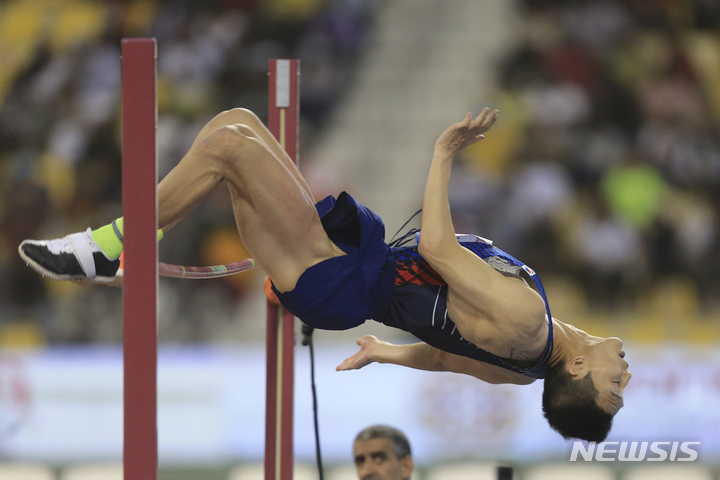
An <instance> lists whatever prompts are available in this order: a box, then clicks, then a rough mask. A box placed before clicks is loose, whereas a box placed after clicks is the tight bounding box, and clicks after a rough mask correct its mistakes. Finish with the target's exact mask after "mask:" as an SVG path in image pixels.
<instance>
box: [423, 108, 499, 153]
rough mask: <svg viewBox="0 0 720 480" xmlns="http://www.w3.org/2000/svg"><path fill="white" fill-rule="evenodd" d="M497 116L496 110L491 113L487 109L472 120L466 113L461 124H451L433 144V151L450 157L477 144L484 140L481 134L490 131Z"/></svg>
mask: <svg viewBox="0 0 720 480" xmlns="http://www.w3.org/2000/svg"><path fill="white" fill-rule="evenodd" d="M499 114H500V112H498V111H497V110H492V111H491V110H490V109H489V108H487V107H486V108H484V109H483V111H482V112H480V115H478V116H477V117H475V118H474V119H473V118H472V115H471V114H470V113H468V114H467V115H465V119H464V120H463V121H462V122H460V123H453V124H452V125H450V126H449V127H448V128H447V129H445V131H444V132H443V133H442V134H441V135H440V138H438V140H437V142H435V150H436V151H443V152H446V153H449V154H451V155H452V154H454V153H455V152H457V151H460V150H462V149H463V148H465V147H468V146H470V145H472V144H473V143H475V142H479V141H480V140H482V139H483V138H485V136H484V135H483V133H485V132H487V131H488V130H490V127H492V126H493V124H494V123H495V120H497V118H498V115H499Z"/></svg>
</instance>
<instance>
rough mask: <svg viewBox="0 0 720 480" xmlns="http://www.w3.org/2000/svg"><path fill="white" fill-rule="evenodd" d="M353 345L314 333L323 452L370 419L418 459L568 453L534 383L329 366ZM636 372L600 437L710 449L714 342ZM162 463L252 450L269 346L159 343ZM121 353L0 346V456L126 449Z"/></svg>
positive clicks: (719, 384)
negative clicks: (402, 436) (401, 435)
mask: <svg viewBox="0 0 720 480" xmlns="http://www.w3.org/2000/svg"><path fill="white" fill-rule="evenodd" d="M352 347H353V346H352V345H341V346H340V347H338V346H335V345H328V344H323V343H319V344H316V354H317V358H316V381H317V388H318V395H319V411H320V430H321V441H322V448H323V457H324V459H325V461H326V462H328V463H348V462H349V461H350V451H351V444H352V440H353V437H354V436H355V434H356V433H357V432H358V431H359V430H361V429H362V428H364V427H366V426H368V425H370V424H374V423H387V424H390V425H393V426H397V427H399V428H400V429H402V430H404V431H405V432H406V433H407V434H408V436H409V438H410V440H411V443H412V446H413V450H414V454H415V455H414V456H415V459H416V462H417V463H419V464H421V465H423V464H426V465H427V464H431V463H434V462H438V461H448V460H456V459H482V458H491V459H508V460H516V461H536V460H550V459H555V460H563V461H566V460H567V459H568V458H569V454H570V451H571V448H572V442H566V441H564V440H563V439H562V437H560V436H559V435H558V434H556V433H555V432H553V431H552V430H550V428H549V427H548V426H547V424H546V422H545V420H544V419H543V418H542V413H541V407H540V399H541V394H542V382H541V381H538V382H535V384H533V385H529V386H511V385H489V384H484V383H482V382H480V381H478V380H475V379H473V378H471V377H466V376H462V375H456V374H447V373H432V372H420V371H414V370H411V369H407V368H403V367H397V366H393V365H370V366H368V367H366V368H364V369H362V370H360V371H353V372H336V371H335V366H336V365H337V364H339V363H340V362H341V361H342V360H343V359H344V358H345V357H346V356H348V355H350V354H352V353H353V352H354V350H353V349H352ZM625 350H626V351H627V352H628V357H627V360H628V361H629V362H630V366H631V368H630V370H631V371H632V373H633V378H632V380H631V382H630V384H629V385H628V387H627V388H626V390H625V407H624V408H623V409H622V410H621V411H620V413H619V414H618V415H617V416H616V419H615V425H614V427H613V430H612V433H611V435H610V437H609V438H608V441H617V442H623V441H649V442H653V441H665V442H684V441H692V442H697V441H699V442H701V444H700V447H699V448H698V453H699V457H698V460H699V461H704V462H714V461H716V459H720V408H718V405H720V349H719V348H717V347H699V346H695V345H691V346H681V345H675V346H652V347H643V348H640V347H637V346H632V345H626V348H625ZM296 359H297V360H296V391H295V455H296V457H297V459H298V460H299V461H304V462H313V461H314V452H315V451H314V448H315V439H314V430H313V419H312V398H311V396H310V384H309V382H310V372H309V359H308V351H307V349H306V348H304V347H301V346H298V347H297V353H296ZM158 384H159V385H158V399H159V410H158V423H159V451H160V462H161V464H164V465H175V464H215V463H219V462H233V461H259V460H261V459H262V455H263V446H264V428H265V426H264V421H265V420H264V419H265V417H264V410H265V352H264V350H263V349H262V348H261V347H258V346H257V345H239V346H238V347H237V348H234V349H230V348H224V347H216V346H211V347H165V348H161V350H160V354H159V373H158ZM122 414H123V413H122V356H121V351H120V348H119V347H113V348H93V347H77V348H53V349H47V350H43V351H36V352H18V353H7V352H5V353H3V354H2V355H0V457H2V458H4V459H18V460H39V461H45V462H52V463H64V462H75V461H88V460H117V459H120V458H121V454H122Z"/></svg>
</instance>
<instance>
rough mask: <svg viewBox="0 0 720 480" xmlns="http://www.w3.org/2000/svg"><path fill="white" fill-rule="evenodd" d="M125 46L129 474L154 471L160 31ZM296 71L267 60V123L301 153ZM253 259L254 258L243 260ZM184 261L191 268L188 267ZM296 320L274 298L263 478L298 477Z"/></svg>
mask: <svg viewBox="0 0 720 480" xmlns="http://www.w3.org/2000/svg"><path fill="white" fill-rule="evenodd" d="M121 46H122V53H121V55H122V162H123V167H122V178H123V212H124V216H125V232H124V254H123V255H124V272H123V274H124V279H123V284H124V285H123V287H124V288H123V369H124V370H123V372H124V374H123V382H124V389H123V415H124V438H123V469H124V478H125V480H157V474H158V444H157V345H158V344H157V311H158V306H157V292H158V249H157V141H156V129H157V83H156V64H157V45H156V41H155V39H153V38H128V39H123V40H122V44H121ZM299 75H300V62H299V61H298V60H274V59H273V60H270V65H269V95H268V98H269V102H268V104H269V105H268V106H269V108H268V126H269V129H270V131H271V132H272V134H273V135H274V136H275V138H276V139H277V140H278V141H279V142H280V145H281V146H282V147H283V148H284V149H285V150H286V151H287V153H288V155H289V156H290V158H291V159H292V160H293V162H295V163H297V154H298V133H299V130H298V127H299V122H298V118H299ZM249 262H252V264H251V263H249ZM233 265H235V264H233ZM254 266H255V264H254V261H252V260H251V259H249V260H245V261H243V262H238V264H237V270H238V271H242V270H245V269H249V268H253V267H254ZM171 267H175V266H168V268H171ZM226 267H227V266H226ZM178 268H181V269H182V273H183V274H185V270H186V268H187V267H185V268H184V267H176V269H178ZM207 268H208V267H197V270H198V272H199V271H201V270H203V269H207ZM176 273H177V272H176ZM207 273H208V272H204V277H203V278H206V277H207V276H208V275H207ZM175 276H183V275H175ZM188 278H192V277H191V276H189V277H188ZM198 278H199V277H198ZM294 330H295V320H294V316H293V315H292V314H291V313H290V312H288V311H286V310H284V309H283V308H282V307H279V306H277V305H275V304H274V303H272V302H270V301H268V302H267V341H266V344H267V350H266V355H267V384H266V411H265V480H292V472H293V400H294V395H293V390H294V370H295V367H294V364H295V361H294V341H295V338H294Z"/></svg>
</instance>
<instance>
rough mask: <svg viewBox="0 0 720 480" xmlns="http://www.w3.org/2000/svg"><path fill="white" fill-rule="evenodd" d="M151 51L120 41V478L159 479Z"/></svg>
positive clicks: (140, 43) (140, 42)
mask: <svg viewBox="0 0 720 480" xmlns="http://www.w3.org/2000/svg"><path fill="white" fill-rule="evenodd" d="M155 64H156V45H155V39H153V38H126V39H123V40H122V160H123V167H122V170H123V173H122V179H123V213H124V215H125V219H124V222H125V224H124V227H125V228H124V252H125V253H124V256H125V260H124V261H125V267H124V268H125V276H124V280H123V283H124V286H123V362H124V379H123V382H124V402H123V404H124V442H123V465H124V476H125V480H157V290H158V258H157V257H158V255H157V194H156V192H157V150H156V143H155V130H156V125H157V102H156V85H155V71H156V67H155Z"/></svg>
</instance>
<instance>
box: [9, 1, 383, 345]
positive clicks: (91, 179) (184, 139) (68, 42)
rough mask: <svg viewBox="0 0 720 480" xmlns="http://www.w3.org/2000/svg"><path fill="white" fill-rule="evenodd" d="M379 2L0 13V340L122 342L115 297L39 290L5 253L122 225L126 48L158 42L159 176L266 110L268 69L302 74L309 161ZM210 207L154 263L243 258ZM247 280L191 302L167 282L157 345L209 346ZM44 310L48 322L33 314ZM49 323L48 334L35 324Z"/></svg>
mask: <svg viewBox="0 0 720 480" xmlns="http://www.w3.org/2000/svg"><path fill="white" fill-rule="evenodd" d="M375 3H376V2H375V1H362V2H358V1H355V0H335V1H332V2H327V1H324V0H272V1H262V2H260V1H257V0H211V1H208V2H189V1H177V2H175V1H173V2H169V1H161V0H146V1H133V2H124V1H113V0H106V1H101V2H93V1H89V0H68V1H65V2H55V3H53V2H50V3H48V2H41V3H37V2H34V1H33V0H11V1H9V2H3V3H0V18H2V22H0V172H2V174H1V176H0V198H2V199H3V202H2V204H1V205H0V208H1V211H0V223H1V226H2V231H1V233H0V235H1V237H0V245H2V254H0V273H2V275H1V276H0V278H1V280H0V300H1V302H0V303H1V304H2V307H1V308H0V329H2V328H3V325H5V324H12V323H13V322H16V321H19V320H23V321H24V320H26V319H35V321H36V322H38V323H39V324H42V328H43V329H44V330H45V337H46V338H47V339H49V340H50V341H53V342H67V341H95V340H103V341H118V340H119V339H120V338H121V331H120V326H119V325H120V324H118V325H117V326H113V325H114V324H113V323H112V322H116V321H117V318H115V317H116V315H113V313H112V312H117V311H119V310H120V306H119V302H120V295H119V294H117V292H112V291H110V292H108V291H104V290H103V289H90V290H88V291H87V292H78V291H76V290H74V289H73V287H72V286H68V287H67V288H60V289H57V288H55V287H49V286H48V287H46V284H45V283H44V282H43V281H42V279H40V278H38V277H37V276H31V275H30V276H29V275H26V273H28V272H26V270H27V269H26V268H25V267H24V265H22V262H21V261H20V260H19V258H18V255H16V254H15V248H16V245H17V244H18V243H19V241H20V239H21V238H46V237H47V238H52V237H53V236H57V235H58V234H59V233H60V232H62V231H65V230H67V229H76V230H78V229H84V228H86V227H87V226H88V225H91V224H95V223H102V222H105V221H106V220H107V219H109V218H114V217H116V216H118V215H119V214H120V210H121V206H120V180H121V176H120V171H121V155H120V145H119V140H120V135H119V127H120V124H119V120H120V110H119V108H120V88H119V86H120V39H121V38H122V37H124V36H149V37H155V38H157V41H158V78H157V83H158V109H159V120H158V145H159V175H160V176H161V177H162V176H164V175H165V173H167V171H168V170H169V169H170V167H171V166H172V165H174V164H175V163H176V162H177V161H178V160H179V159H180V158H181V157H182V155H183V154H184V153H185V152H186V151H187V149H188V147H189V146H190V143H191V142H192V139H193V138H194V136H195V134H196V133H197V131H198V130H199V129H200V127H201V126H202V125H203V124H204V123H205V122H206V121H207V120H209V118H211V116H212V115H214V114H215V113H217V112H218V111H222V110H225V109H229V108H232V107H237V106H243V107H246V108H250V109H252V110H254V111H257V112H259V113H261V114H262V113H263V112H265V111H266V109H267V66H268V60H269V59H270V58H278V57H279V58H283V57H285V58H300V59H301V61H302V75H303V88H302V90H301V95H302V97H301V110H300V111H301V115H302V117H301V127H302V128H301V134H304V132H310V135H309V136H306V137H304V138H303V139H302V142H301V143H302V144H303V148H304V149H305V150H307V149H310V148H312V145H311V144H310V143H311V142H312V141H313V140H314V138H316V136H317V135H316V133H315V132H316V131H317V130H318V129H320V128H322V126H323V125H324V123H325V122H326V119H327V118H328V116H329V115H330V114H331V113H332V111H333V108H334V106H335V105H336V104H337V102H338V100H339V99H340V98H341V97H342V95H343V93H344V89H345V86H346V85H347V84H348V82H347V79H348V77H349V75H350V74H351V72H352V70H353V68H355V67H354V66H355V64H356V61H357V59H358V57H359V55H360V54H361V53H362V50H363V48H362V47H363V46H364V43H365V39H366V36H367V32H368V29H369V28H370V26H371V21H372V16H373V14H374V9H375ZM338 183H343V180H342V179H339V180H338ZM334 193H336V192H334ZM218 195H222V193H219V194H218ZM217 200H218V199H216V198H211V199H210V201H209V205H208V206H206V207H205V208H201V209H200V212H199V213H197V214H194V215H191V216H190V218H188V220H187V221H186V222H184V223H183V224H182V225H181V226H179V227H178V229H177V231H173V232H172V233H171V234H170V235H168V236H167V238H165V239H164V240H163V242H162V243H161V247H160V255H161V260H162V261H170V262H172V263H179V264H190V265H199V264H214V263H228V262H232V261H237V260H241V258H240V257H243V258H244V255H246V252H245V251H244V248H243V246H242V243H241V242H240V241H239V239H238V237H237V233H233V232H236V229H235V226H234V218H233V215H232V212H231V211H229V209H227V208H222V209H213V207H214V206H216V205H218V204H223V203H224V202H222V201H217ZM50 205H52V207H50ZM233 236H234V237H235V241H234V243H233V241H232V240H231V238H232V237H233ZM252 278H253V277H252V276H251V275H245V276H243V277H242V278H240V277H236V278H228V279H224V280H220V281H214V282H207V283H204V284H203V285H202V286H199V285H197V284H195V287H196V290H197V291H196V292H193V293H189V292H187V291H185V290H184V289H185V287H183V286H182V284H180V283H179V282H167V284H165V283H164V284H163V290H162V292H163V295H164V302H163V303H164V305H167V307H163V310H162V311H161V329H160V331H161V333H162V334H163V335H165V336H166V338H171V339H174V340H190V339H193V340H199V341H201V340H202V339H203V338H209V337H211V336H212V335H211V333H210V332H208V331H207V329H209V328H212V323H213V321H214V320H215V319H226V318H230V317H231V316H232V313H231V312H232V311H233V310H234V309H235V307H233V306H232V305H233V304H234V303H237V302H239V301H242V299H243V293H244V292H245V291H246V290H247V288H248V283H249V282H250V283H251V282H252ZM49 303H52V304H53V308H52V309H48V310H43V306H47V305H48V304H49ZM87 305H93V310H92V312H90V309H88V308H86V307H85V306H87ZM49 312H54V313H53V315H54V318H53V319H52V321H51V322H48V321H47V320H48V319H47V318H45V317H44V316H43V315H47V314H48V313H49ZM198 312H200V313H198ZM166 315H167V316H166ZM99 317H102V318H103V320H102V321H99V320H98V321H97V322H95V323H92V322H90V321H89V319H90V318H99ZM208 318H212V319H213V321H210V320H208ZM0 333H1V332H0Z"/></svg>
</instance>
